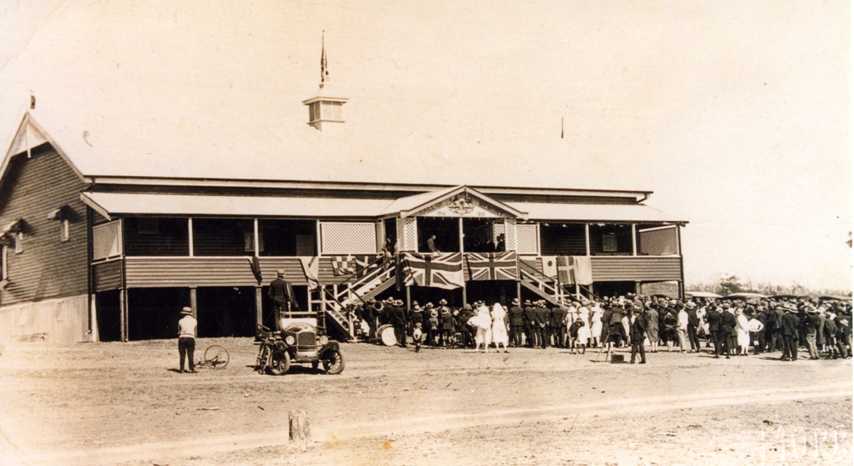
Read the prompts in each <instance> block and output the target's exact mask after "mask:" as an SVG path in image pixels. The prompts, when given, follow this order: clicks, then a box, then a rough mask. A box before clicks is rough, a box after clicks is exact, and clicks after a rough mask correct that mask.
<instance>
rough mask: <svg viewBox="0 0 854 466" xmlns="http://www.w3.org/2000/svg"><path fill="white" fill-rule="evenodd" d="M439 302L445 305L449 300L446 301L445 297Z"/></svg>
mask: <svg viewBox="0 0 854 466" xmlns="http://www.w3.org/2000/svg"><path fill="white" fill-rule="evenodd" d="M439 304H440V305H442V306H444V305H446V304H448V301H446V300H445V298H442V299H440V300H439Z"/></svg>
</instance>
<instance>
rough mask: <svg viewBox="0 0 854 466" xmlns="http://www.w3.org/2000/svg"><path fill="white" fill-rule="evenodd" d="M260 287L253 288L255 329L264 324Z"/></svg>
mask: <svg viewBox="0 0 854 466" xmlns="http://www.w3.org/2000/svg"><path fill="white" fill-rule="evenodd" d="M261 291H262V289H261V287H260V286H256V287H255V327H256V328H257V327H259V326H261V325H262V324H263V323H264V299H263V297H262V295H261Z"/></svg>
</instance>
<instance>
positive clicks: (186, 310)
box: [181, 306, 193, 316]
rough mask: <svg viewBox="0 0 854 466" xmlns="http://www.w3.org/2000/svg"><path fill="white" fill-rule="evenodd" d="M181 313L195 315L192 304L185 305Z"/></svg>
mask: <svg viewBox="0 0 854 466" xmlns="http://www.w3.org/2000/svg"><path fill="white" fill-rule="evenodd" d="M181 315H185V316H191V315H193V309H192V308H191V307H190V306H184V307H183V308H181Z"/></svg>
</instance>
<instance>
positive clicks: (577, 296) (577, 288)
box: [575, 283, 581, 299]
mask: <svg viewBox="0 0 854 466" xmlns="http://www.w3.org/2000/svg"><path fill="white" fill-rule="evenodd" d="M575 299H581V287H580V286H578V283H576V284H575Z"/></svg>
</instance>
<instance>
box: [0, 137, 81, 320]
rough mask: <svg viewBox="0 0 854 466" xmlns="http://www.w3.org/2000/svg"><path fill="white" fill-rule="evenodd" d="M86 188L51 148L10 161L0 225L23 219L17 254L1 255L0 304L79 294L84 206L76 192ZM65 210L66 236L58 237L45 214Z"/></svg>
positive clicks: (56, 225)
mask: <svg viewBox="0 0 854 466" xmlns="http://www.w3.org/2000/svg"><path fill="white" fill-rule="evenodd" d="M85 186H86V184H85V183H84V182H83V181H82V180H81V179H80V178H79V177H78V176H77V174H76V173H75V172H74V171H73V169H72V168H71V167H70V166H69V165H68V163H67V162H66V161H65V159H63V158H62V157H61V156H60V155H59V154H58V153H57V152H56V151H55V150H54V149H53V148H52V147H51V146H49V145H46V144H45V145H42V146H39V147H37V148H35V149H33V150H32V157H31V158H28V157H27V155H26V154H21V155H18V156H16V157H14V158H12V159H11V160H10V164H9V168H8V171H7V173H6V175H5V177H4V179H3V180H2V186H0V225H2V226H4V227H5V226H6V225H8V224H9V223H11V222H13V221H15V220H17V219H19V218H20V219H23V220H24V222H25V223H26V227H25V230H24V240H23V243H22V247H23V251H22V252H20V253H15V252H14V247H9V251H8V254H7V266H8V283H7V285H6V287H5V288H3V289H2V291H0V305H3V306H6V305H9V304H16V303H22V302H28V301H40V300H44V299H50V298H60V297H65V296H75V295H81V294H83V295H85V294H86V293H87V292H88V277H87V226H86V206H85V205H84V204H83V203H82V202H81V201H80V192H81V191H82V190H83V189H84V188H85ZM62 206H66V212H68V218H69V237H68V240H67V241H62V240H61V238H60V228H61V225H60V224H61V222H60V221H59V220H49V219H48V213H50V212H51V211H53V210H54V209H58V208H60V207H62Z"/></svg>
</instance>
